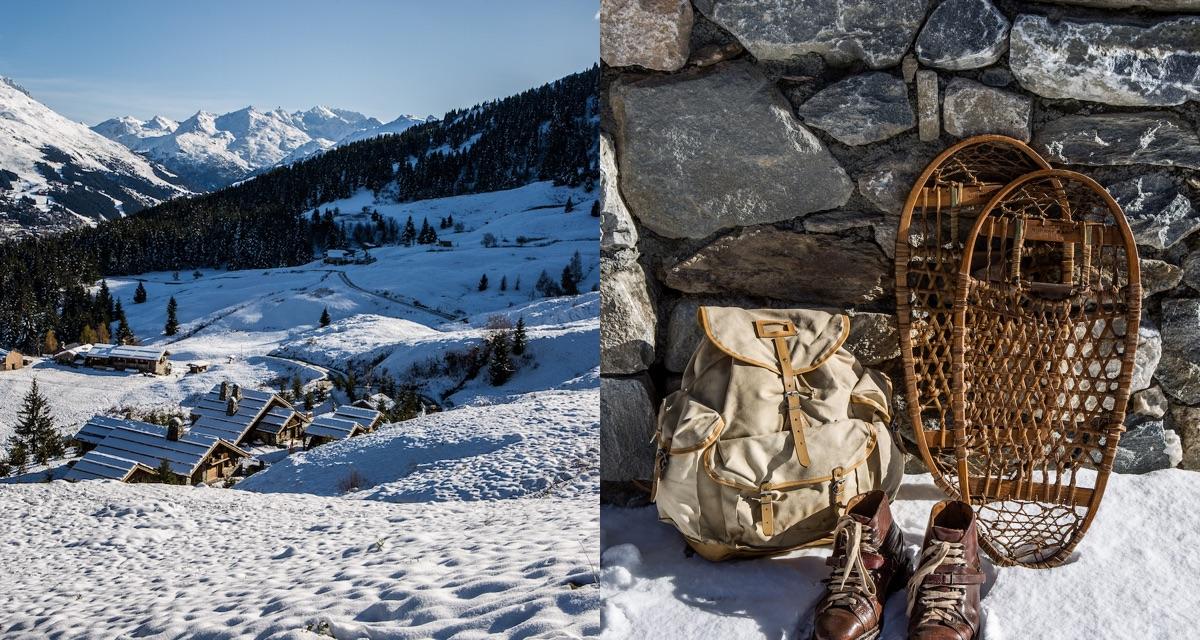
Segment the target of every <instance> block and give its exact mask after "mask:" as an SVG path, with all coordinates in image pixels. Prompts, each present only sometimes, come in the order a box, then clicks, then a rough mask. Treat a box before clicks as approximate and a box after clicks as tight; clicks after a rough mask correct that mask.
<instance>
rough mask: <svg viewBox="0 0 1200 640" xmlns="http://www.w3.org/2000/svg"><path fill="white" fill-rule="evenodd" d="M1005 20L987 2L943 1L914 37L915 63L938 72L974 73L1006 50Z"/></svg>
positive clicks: (985, 0)
mask: <svg viewBox="0 0 1200 640" xmlns="http://www.w3.org/2000/svg"><path fill="white" fill-rule="evenodd" d="M1008 28H1009V24H1008V18H1005V17H1004V14H1003V13H1001V12H1000V10H999V9H997V8H996V5H994V4H992V3H991V2H989V1H988V0H944V1H943V2H942V3H941V4H939V5H938V6H937V8H936V9H934V10H933V13H931V14H929V18H928V19H926V20H925V26H924V27H922V28H921V34H920V35H918V36H917V42H916V47H915V48H916V51H917V59H919V60H920V61H921V62H922V63H923V64H926V65H929V66H931V67H938V68H941V69H950V70H952V71H961V70H963V69H978V68H979V67H986V66H988V65H989V64H992V63H993V62H995V61H997V60H999V59H1000V56H1002V55H1004V52H1005V51H1007V50H1008Z"/></svg>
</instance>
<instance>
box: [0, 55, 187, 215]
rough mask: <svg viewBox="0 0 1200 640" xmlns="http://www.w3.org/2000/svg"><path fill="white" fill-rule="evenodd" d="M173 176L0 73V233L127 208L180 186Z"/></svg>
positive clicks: (154, 201) (167, 194)
mask: <svg viewBox="0 0 1200 640" xmlns="http://www.w3.org/2000/svg"><path fill="white" fill-rule="evenodd" d="M178 182H179V181H178V178H176V177H175V176H173V175H171V174H170V173H168V172H167V171H165V170H163V169H162V168H161V167H159V166H156V165H154V164H151V163H150V162H148V161H147V160H146V159H145V158H143V157H141V156H139V155H137V154H135V153H132V152H131V151H129V149H127V148H125V147H124V146H122V145H120V144H117V143H116V142H113V141H111V140H108V139H106V138H105V137H103V136H101V135H99V134H97V133H96V132H94V131H92V130H90V129H88V128H87V127H86V126H84V125H82V124H80V123H78V122H72V121H71V120H68V119H67V118H64V117H63V116H61V115H59V114H57V113H55V112H54V111H53V110H51V109H50V108H48V107H46V106H45V105H43V104H42V103H40V102H38V101H37V100H35V99H34V98H33V97H32V96H30V95H29V94H28V93H26V92H25V91H24V90H23V89H21V88H20V87H19V86H18V85H17V84H16V83H14V82H13V81H11V80H8V79H5V78H2V77H0V238H2V237H6V236H11V235H13V234H15V233H17V232H18V231H21V230H28V229H39V230H43V231H44V230H53V229H60V228H67V227H70V226H73V225H77V224H80V223H81V222H95V221H96V220H100V219H106V218H107V219H111V218H116V217H120V216H122V215H125V214H129V213H133V212H135V211H138V210H140V209H142V208H144V207H147V206H151V205H154V204H157V203H158V202H160V201H162V200H166V199H168V198H173V197H175V196H178V195H182V194H184V193H186V190H185V189H184V188H183V187H182V186H180V184H178Z"/></svg>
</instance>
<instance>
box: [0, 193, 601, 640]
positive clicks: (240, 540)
mask: <svg viewBox="0 0 1200 640" xmlns="http://www.w3.org/2000/svg"><path fill="white" fill-rule="evenodd" d="M365 198H366V196H360V197H358V198H355V199H351V200H347V201H342V202H340V203H331V204H330V205H328V206H329V207H330V208H332V207H334V206H338V207H340V209H341V211H342V213H343V214H346V215H345V218H346V219H347V220H348V221H349V222H351V223H353V222H354V219H355V216H354V215H351V214H355V213H356V212H358V211H359V210H361V208H362V206H363V205H364V204H372V206H375V203H368V202H366V201H364V199H365ZM568 198H571V199H572V200H573V202H574V203H576V205H577V207H576V209H575V211H573V212H571V213H565V212H564V211H563V206H562V205H563V204H564V203H565V202H566V200H567V199H568ZM593 201H594V195H593V194H588V193H585V192H583V191H580V190H572V189H565V188H558V187H554V186H552V185H549V184H547V183H535V184H532V185H528V186H526V187H522V188H520V189H514V190H511V191H506V192H499V193H493V194H479V195H473V196H463V197H459V198H445V199H441V200H434V201H426V202H419V203H411V204H405V205H397V204H387V203H380V204H378V208H379V210H380V212H381V213H383V214H385V215H388V216H393V217H397V218H399V219H400V220H401V223H403V220H404V219H406V218H407V216H408V215H413V217H414V219H415V223H416V225H417V226H418V227H419V226H420V224H421V220H422V218H424V217H426V216H428V217H429V218H430V223H431V224H432V225H434V226H435V227H436V226H437V225H438V221H439V219H440V218H441V217H443V216H446V215H451V214H452V215H453V216H454V219H455V221H456V222H462V223H463V225H464V230H463V231H462V232H461V233H447V231H448V230H442V232H441V234H442V239H444V240H449V241H450V242H451V243H452V245H453V246H451V247H438V248H436V249H430V248H429V247H382V248H379V249H376V250H373V251H372V253H373V254H374V255H375V257H376V258H377V261H376V262H374V263H372V264H367V265H342V266H331V265H326V264H323V263H322V262H320V261H314V262H312V263H310V264H307V265H301V266H298V267H294V268H287V269H270V270H249V271H236V272H222V271H211V270H210V271H204V272H202V273H201V275H200V277H198V278H197V277H193V275H192V274H191V273H186V272H185V273H180V274H178V276H179V277H176V276H175V274H171V273H151V274H144V275H141V276H138V277H136V278H135V277H127V278H114V279H110V280H109V281H108V284H109V287H110V290H111V291H112V293H113V295H114V296H115V297H117V298H119V299H120V300H121V301H122V304H123V305H124V308H125V310H126V314H127V317H128V320H129V324H130V326H131V328H132V329H133V331H134V333H135V334H136V335H137V336H139V337H140V338H141V339H142V342H143V343H144V344H153V345H164V346H166V347H167V349H169V350H170V351H171V353H172V355H171V360H172V362H173V364H174V368H175V370H174V372H173V373H172V374H171V375H169V376H143V375H138V374H134V373H119V372H106V371H99V370H95V369H89V368H79V369H75V368H71V367H67V366H62V365H58V364H56V363H53V362H51V361H49V360H45V359H35V362H34V364H33V366H30V367H26V368H24V369H21V370H18V371H13V372H2V373H0V442H2V441H3V439H6V438H7V436H8V435H9V433H11V431H12V428H13V426H14V424H15V420H16V412H17V411H18V409H19V407H20V403H21V399H22V397H23V396H24V395H25V393H26V392H27V391H28V389H29V387H30V385H31V383H32V381H33V380H35V379H36V380H37V382H38V384H39V386H40V387H41V389H42V392H43V394H44V395H46V396H47V397H48V399H49V404H50V408H51V412H52V414H53V416H54V419H55V423H56V424H57V425H58V426H59V428H60V429H61V430H62V431H63V432H64V433H65V434H71V433H74V431H75V430H76V429H77V428H78V426H79V425H80V424H82V423H83V422H84V421H85V420H86V419H87V418H89V417H90V416H92V415H93V414H95V413H102V412H106V411H110V410H112V409H116V408H119V407H135V406H136V407H139V408H143V409H146V408H152V407H159V408H173V407H176V406H179V405H181V404H182V405H184V406H187V405H189V404H190V403H191V402H193V401H194V400H195V399H196V398H197V397H199V396H200V395H201V394H203V393H204V392H206V391H207V390H208V389H210V388H211V387H212V386H213V385H214V384H217V383H219V382H221V381H222V380H230V381H233V382H237V383H239V384H242V385H244V386H247V387H258V388H266V387H270V388H277V385H278V383H279V382H280V381H282V380H287V379H290V378H291V377H292V376H293V375H294V374H299V375H300V376H301V377H302V379H303V380H304V381H305V382H306V383H307V382H311V381H314V380H317V379H321V378H325V377H327V376H329V375H331V374H332V373H338V374H341V373H345V372H347V371H354V372H355V373H356V374H357V375H358V376H359V379H360V380H361V379H363V378H364V377H365V375H366V374H367V373H376V374H378V373H383V372H385V371H386V372H387V373H388V374H389V375H393V376H397V375H400V374H403V373H404V372H405V371H407V370H408V369H409V368H410V366H411V365H413V364H414V363H416V364H420V363H424V362H426V361H429V360H430V359H436V358H439V357H440V356H442V355H443V354H444V353H445V352H446V351H447V350H462V349H466V348H468V347H470V346H472V345H477V344H479V343H480V342H481V341H482V340H483V339H484V338H485V337H486V336H487V335H488V332H489V329H488V327H489V326H490V325H493V324H494V323H495V322H496V321H497V319H498V318H503V319H506V320H508V321H509V322H511V323H513V324H515V323H516V321H517V319H518V318H524V320H525V323H526V325H527V328H528V340H529V341H528V348H527V352H526V353H527V354H529V360H528V361H527V362H524V363H523V364H522V365H521V366H520V368H519V369H518V371H517V373H516V375H515V376H514V377H513V378H512V379H511V380H509V381H508V382H507V383H505V384H504V385H502V386H500V387H493V386H491V385H490V384H488V383H487V381H486V380H485V378H486V377H487V376H486V372H484V373H483V374H482V375H480V376H479V377H477V378H476V379H474V380H471V381H467V382H466V383H465V384H462V385H457V384H452V381H451V380H449V379H442V378H438V379H434V380H427V381H425V382H427V383H428V384H427V386H426V391H427V392H431V393H434V394H435V395H440V394H441V393H442V392H446V393H447V394H449V395H448V397H447V402H446V404H447V405H448V406H450V407H453V408H451V409H450V410H448V411H444V412H441V413H433V414H430V415H427V416H424V417H421V418H417V419H414V420H409V421H406V422H401V423H396V424H388V425H384V426H382V427H381V428H380V429H379V431H377V432H376V433H373V434H370V435H366V436H361V437H358V438H354V439H351V440H347V441H343V442H336V443H331V444H328V445H325V446H322V447H319V448H317V449H314V450H312V451H308V452H299V453H296V454H293V455H291V456H287V455H286V452H285V451H283V450H273V451H270V452H268V455H266V456H264V457H265V458H266V460H267V461H268V462H269V463H270V466H269V467H268V468H267V469H265V470H263V471H259V472H258V473H256V474H254V475H252V476H251V477H249V478H247V479H245V480H243V481H242V482H241V483H239V484H238V485H237V487H236V488H235V489H231V490H224V489H212V488H191V487H172V486H161V485H124V484H119V483H112V482H106V481H91V482H83V483H74V484H71V483H67V482H65V481H61V480H59V481H54V482H50V483H41V482H36V480H38V479H39V478H40V475H39V474H27V475H26V477H25V478H23V480H25V481H27V482H28V481H31V480H32V481H34V482H31V483H28V484H0V513H3V514H4V516H5V517H4V518H0V552H2V553H0V573H2V574H3V575H4V577H5V578H4V580H0V638H3V639H5V640H8V639H10V638H12V639H16V640H25V639H26V638H28V639H31V640H32V639H39V640H40V639H42V638H56V639H57V638H63V639H74V638H155V639H162V640H167V639H175V638H205V639H213V638H220V639H227V638H228V639H234V638H237V639H242V638H245V639H250V638H253V639H256V640H266V639H283V638H286V639H289V640H291V639H297V640H298V639H308V638H320V637H334V638H339V639H343V640H349V639H354V640H358V639H360V638H369V639H372V640H391V639H399V638H462V639H469V638H485V637H489V638H490V637H502V638H505V637H507V638H563V637H567V638H570V637H581V636H590V635H596V634H598V633H599V630H600V629H599V627H600V619H599V610H600V589H599V586H598V577H597V571H598V566H599V539H598V531H599V513H598V507H597V504H598V492H599V489H598V486H599V469H598V465H599V451H598V447H599V437H598V434H599V306H600V301H599V293H597V292H595V291H592V289H593V288H595V287H596V285H597V284H598V282H599V270H598V269H597V268H596V265H597V264H598V261H599V256H598V252H599V247H598V243H597V241H596V237H597V226H598V221H597V220H596V219H595V218H592V217H591V216H590V215H589V210H590V207H591V204H592V202H593ZM324 208H325V207H324V206H323V207H322V209H324ZM485 233H493V234H494V235H495V236H496V238H497V242H498V244H499V246H497V247H484V246H482V243H481V240H482V238H483V236H484V234H485ZM517 235H524V236H525V240H526V242H524V243H523V245H521V244H518V243H517V241H516V236H517ZM576 251H578V252H579V253H580V256H581V258H582V263H583V265H584V272H585V274H584V279H583V282H582V283H581V284H580V290H581V291H582V292H583V293H581V294H580V295H576V296H562V297H557V298H541V297H537V296H532V295H531V293H532V291H533V284H534V282H536V280H537V277H538V275H539V274H540V273H541V271H542V270H543V269H544V270H546V271H547V272H548V273H549V274H550V275H551V277H553V278H554V279H555V280H556V281H557V279H558V276H559V274H560V273H561V271H562V268H563V266H565V265H566V264H567V263H568V261H569V260H570V259H571V256H572V254H574V253H575V252H576ZM485 269H486V272H487V274H488V278H489V280H490V281H491V287H490V288H489V289H488V290H487V291H484V292H480V291H478V287H477V285H478V282H479V276H480V275H481V273H483V272H484V270H485ZM501 278H505V279H506V280H507V282H508V285H509V287H508V290H507V291H499V283H500V281H501ZM518 280H519V281H520V283H521V288H520V290H516V288H515V285H516V283H517V281H518ZM139 281H141V282H143V283H144V284H145V287H146V289H147V291H148V294H149V300H148V302H146V303H145V304H140V305H135V304H132V296H133V291H134V289H135V288H136V287H137V283H138V282H139ZM172 296H174V297H175V299H176V300H177V301H178V305H179V320H180V323H181V327H180V332H179V334H178V335H176V336H174V337H171V338H167V337H165V336H162V335H161V331H162V327H163V324H164V322H165V318H166V301H167V299H168V298H169V297H172ZM325 308H328V310H329V314H330V316H331V318H332V322H331V324H330V325H329V326H327V327H320V326H319V323H318V319H319V318H320V315H321V311H322V310H323V309H325ZM200 360H203V361H207V362H209V363H211V368H210V369H209V370H208V371H207V372H205V373H199V374H186V373H185V372H186V371H187V364H188V363H189V362H195V361H200ZM327 409H328V407H318V409H317V411H318V413H319V412H321V411H322V410H327ZM260 449H261V448H260ZM352 472H353V475H357V476H358V478H357V480H356V482H354V483H353V484H354V486H353V488H349V487H348V483H347V480H348V479H349V478H350V477H351V475H352Z"/></svg>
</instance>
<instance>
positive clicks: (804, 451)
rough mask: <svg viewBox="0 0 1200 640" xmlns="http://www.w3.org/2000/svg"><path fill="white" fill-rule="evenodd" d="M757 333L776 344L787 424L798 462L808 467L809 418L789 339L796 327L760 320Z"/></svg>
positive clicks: (786, 323) (756, 328) (756, 325)
mask: <svg viewBox="0 0 1200 640" xmlns="http://www.w3.org/2000/svg"><path fill="white" fill-rule="evenodd" d="M768 326H778V327H782V329H780V330H779V331H769V330H767V327H768ZM754 330H755V333H757V334H758V337H759V338H769V339H770V340H771V341H772V342H773V343H774V344H775V357H776V358H777V359H778V360H779V376H780V377H781V378H783V397H784V400H785V401H786V402H787V412H786V413H787V423H788V428H790V429H791V430H792V441H793V442H794V443H795V449H796V460H797V461H798V462H799V463H800V464H801V465H802V466H805V467H807V466H808V465H809V464H810V463H811V461H810V460H809V457H808V445H807V444H805V440H804V428H805V427H807V426H808V418H805V417H804V411H803V409H802V408H801V407H800V390H799V389H797V388H796V370H795V369H793V368H792V350H791V348H790V347H789V346H788V343H787V338H788V337H789V336H794V335H796V327H795V326H794V325H793V324H792V323H791V322H787V321H783V322H774V321H766V320H758V321H756V322H755V323H754Z"/></svg>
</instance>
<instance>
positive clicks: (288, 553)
mask: <svg viewBox="0 0 1200 640" xmlns="http://www.w3.org/2000/svg"><path fill="white" fill-rule="evenodd" d="M294 555H296V547H293V546H292V545H288V546H286V547H284V548H282V549H280V550H278V551H276V552H275V555H273V556H271V559H272V560H283V559H284V558H290V557H292V556H294Z"/></svg>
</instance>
